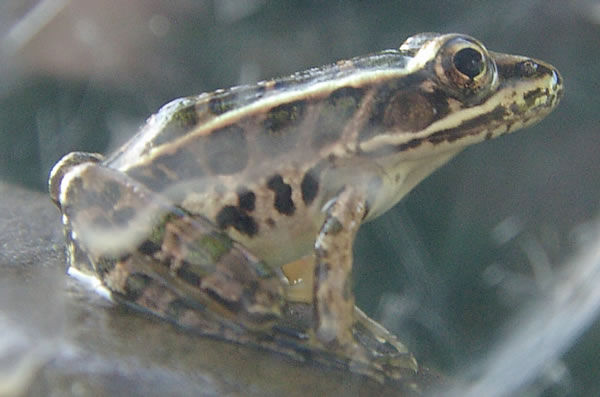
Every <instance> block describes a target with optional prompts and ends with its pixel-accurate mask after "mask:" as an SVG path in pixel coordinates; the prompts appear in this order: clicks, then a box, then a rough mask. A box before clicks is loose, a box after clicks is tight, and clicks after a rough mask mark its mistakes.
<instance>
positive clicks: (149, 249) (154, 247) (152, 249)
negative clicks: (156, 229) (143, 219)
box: [138, 240, 161, 256]
mask: <svg viewBox="0 0 600 397" xmlns="http://www.w3.org/2000/svg"><path fill="white" fill-rule="evenodd" d="M160 250H161V247H160V245H158V244H156V243H155V242H153V241H150V240H146V241H144V242H143V243H142V244H141V245H140V246H139V247H138V251H139V252H140V253H142V254H144V255H149V256H150V255H153V254H155V253H156V252H158V251H160Z"/></svg>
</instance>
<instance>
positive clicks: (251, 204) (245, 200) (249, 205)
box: [237, 188, 256, 212]
mask: <svg viewBox="0 0 600 397" xmlns="http://www.w3.org/2000/svg"><path fill="white" fill-rule="evenodd" d="M237 196H238V206H239V207H240V209H241V210H243V211H248V212H250V211H254V208H255V206H256V195H255V194H254V192H252V191H250V190H248V189H246V188H240V189H238V191H237Z"/></svg>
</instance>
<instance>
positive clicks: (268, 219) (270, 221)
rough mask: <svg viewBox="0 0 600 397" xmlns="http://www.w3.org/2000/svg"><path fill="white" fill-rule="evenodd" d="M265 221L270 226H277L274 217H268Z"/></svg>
mask: <svg viewBox="0 0 600 397" xmlns="http://www.w3.org/2000/svg"><path fill="white" fill-rule="evenodd" d="M265 222H266V223H267V225H269V227H274V226H275V221H274V220H273V218H267V220H266V221H265Z"/></svg>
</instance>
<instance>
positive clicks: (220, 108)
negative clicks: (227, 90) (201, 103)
mask: <svg viewBox="0 0 600 397" xmlns="http://www.w3.org/2000/svg"><path fill="white" fill-rule="evenodd" d="M208 109H209V110H210V111H211V113H212V114H215V115H220V114H223V113H225V112H227V111H229V110H231V109H233V105H232V101H231V98H230V97H229V96H225V97H224V96H222V95H216V96H213V97H212V98H210V99H209V101H208Z"/></svg>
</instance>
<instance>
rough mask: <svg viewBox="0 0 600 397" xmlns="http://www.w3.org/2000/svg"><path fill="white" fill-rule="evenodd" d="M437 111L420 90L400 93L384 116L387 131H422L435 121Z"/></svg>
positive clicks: (395, 96) (393, 99)
mask: <svg viewBox="0 0 600 397" xmlns="http://www.w3.org/2000/svg"><path fill="white" fill-rule="evenodd" d="M434 116H435V109H433V107H432V105H431V103H430V101H429V99H428V98H426V97H425V96H424V95H422V94H421V93H420V92H419V91H418V90H409V91H400V92H398V93H397V94H396V95H394V96H393V97H392V98H391V99H390V102H389V105H388V106H387V107H386V109H385V111H384V115H383V127H384V129H385V130H387V131H389V130H400V131H414V132H416V131H420V130H422V129H423V128H425V127H427V126H428V125H429V124H431V122H432V121H433V118H434Z"/></svg>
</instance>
